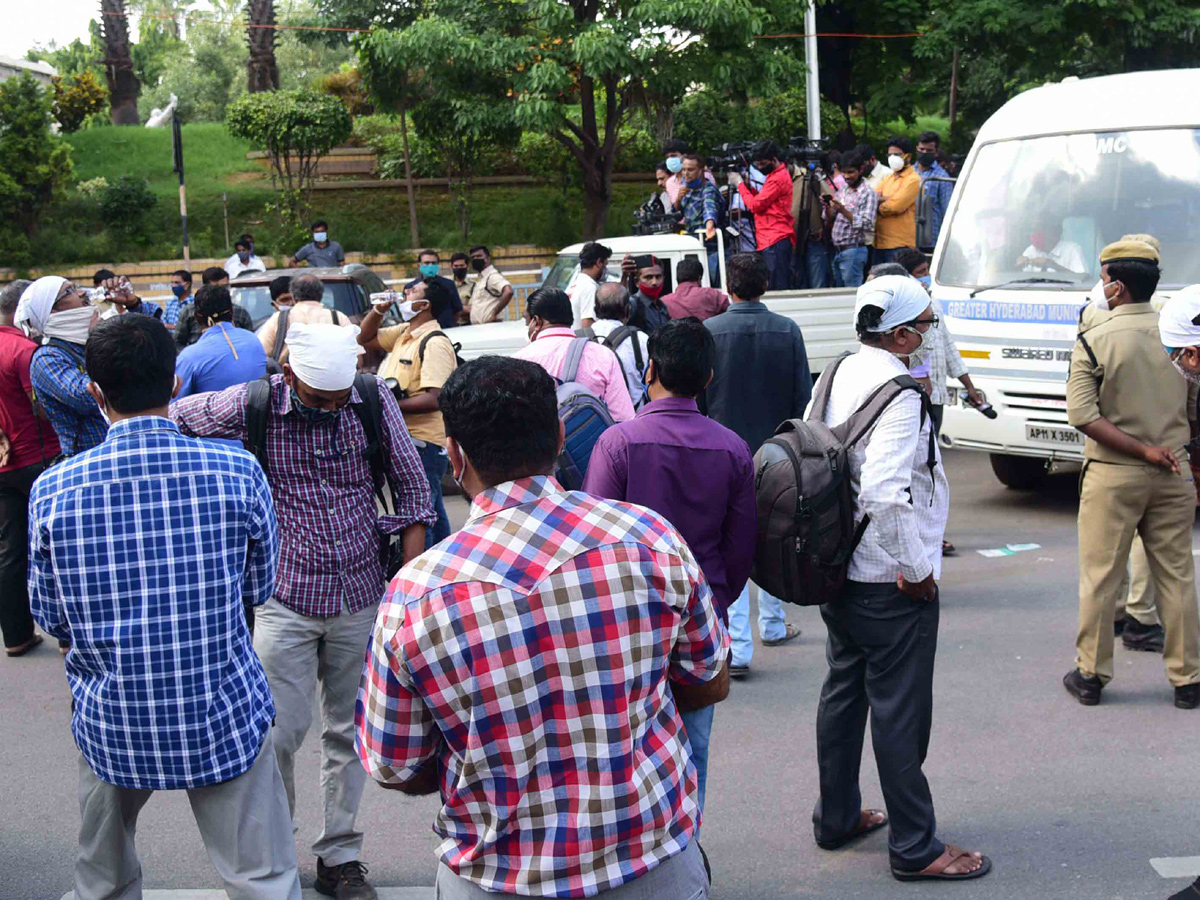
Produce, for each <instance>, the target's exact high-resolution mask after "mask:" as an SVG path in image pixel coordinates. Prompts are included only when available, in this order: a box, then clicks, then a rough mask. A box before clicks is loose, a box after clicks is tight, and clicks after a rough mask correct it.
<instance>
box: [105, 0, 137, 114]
mask: <svg viewBox="0 0 1200 900" xmlns="http://www.w3.org/2000/svg"><path fill="white" fill-rule="evenodd" d="M100 28H101V31H102V32H103V34H104V75H105V78H106V79H107V81H108V96H109V101H110V105H111V107H112V122H113V124H114V125H138V124H141V120H140V119H139V118H138V108H137V98H138V93H139V92H140V91H141V89H142V86H141V84H140V83H139V82H138V78H137V75H136V74H135V73H134V71H133V58H132V57H131V56H130V55H129V18H128V16H127V15H126V12H125V0H100Z"/></svg>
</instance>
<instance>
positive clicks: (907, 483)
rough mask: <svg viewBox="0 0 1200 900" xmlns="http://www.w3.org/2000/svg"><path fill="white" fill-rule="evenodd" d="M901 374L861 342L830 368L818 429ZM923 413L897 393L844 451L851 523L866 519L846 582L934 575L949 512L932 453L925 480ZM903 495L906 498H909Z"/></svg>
mask: <svg viewBox="0 0 1200 900" xmlns="http://www.w3.org/2000/svg"><path fill="white" fill-rule="evenodd" d="M906 372H907V369H905V367H904V363H903V362H901V361H900V359H899V358H898V357H896V356H894V355H892V354H891V353H888V352H887V351H886V350H881V349H879V348H878V347H868V346H866V345H863V346H862V347H861V348H860V349H859V351H858V353H856V354H855V355H853V356H850V357H847V359H846V360H845V362H843V363H842V364H841V367H840V368H839V369H838V373H837V377H836V378H835V379H834V381H833V390H832V391H830V395H829V407H828V409H826V410H825V424H826V425H829V426H835V425H840V424H841V423H842V422H845V421H846V420H847V419H848V418H850V416H851V414H853V413H854V412H855V411H856V410H857V409H858V408H859V407H860V406H862V404H863V403H864V402H865V401H866V400H867V398H868V397H870V395H871V393H872V392H873V391H874V390H875V389H876V388H877V387H879V386H880V385H881V384H883V383H884V382H885V381H887V380H889V379H891V378H895V377H896V376H897V375H903V374H905V373H906ZM931 427H932V422H931V421H930V420H929V417H928V416H927V417H926V418H925V421H924V422H921V401H920V398H918V397H917V395H916V394H915V393H913V392H912V391H905V392H904V393H903V394H901V395H900V396H899V397H897V398H896V399H895V400H894V401H892V403H891V404H890V405H889V406H888V408H887V409H885V410H884V411H883V414H882V415H880V417H879V418H878V419H877V420H876V422H875V425H874V426H873V427H872V428H871V430H870V431H868V432H867V434H866V436H865V437H863V439H862V440H860V441H859V442H858V443H857V444H855V445H854V446H853V447H851V448H850V451H849V453H848V458H849V463H850V484H851V486H852V489H853V491H854V519H855V521H856V522H860V521H862V517H863V516H864V515H869V516H870V517H871V522H870V524H869V525H868V526H867V530H866V532H865V533H864V534H863V539H862V543H860V544H859V545H858V549H857V550H855V551H854V556H852V557H851V558H850V569H849V572H848V575H849V578H850V580H851V581H861V582H868V583H872V584H884V583H894V582H895V580H896V576H897V575H899V574H903V575H904V579H905V581H910V582H915V581H921V580H923V579H924V578H926V577H928V575H929V573H930V572H932V573H933V577H934V578H940V577H941V575H942V536H943V534H944V533H945V531H946V518H947V516H948V515H949V513H950V485H949V483H948V482H947V481H946V473H945V472H944V471H943V469H942V454H941V451H940V450H938V449H937V448H936V445H935V449H934V452H935V454H936V459H937V465H936V466H935V467H934V470H933V475H932V477H931V476H930V472H929V465H928V458H929V430H930V428H931ZM910 492H911V499H910Z"/></svg>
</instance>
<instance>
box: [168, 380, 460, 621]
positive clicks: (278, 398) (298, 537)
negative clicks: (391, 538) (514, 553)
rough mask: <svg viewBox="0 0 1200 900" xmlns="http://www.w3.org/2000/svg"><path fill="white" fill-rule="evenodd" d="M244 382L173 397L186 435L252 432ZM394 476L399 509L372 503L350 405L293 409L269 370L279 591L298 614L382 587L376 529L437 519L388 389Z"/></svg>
mask: <svg viewBox="0 0 1200 900" xmlns="http://www.w3.org/2000/svg"><path fill="white" fill-rule="evenodd" d="M247 390H248V388H247V386H246V385H244V384H239V385H235V386H234V387H231V388H227V389H226V390H223V391H214V392H212V393H208V394H196V395H194V396H192V397H185V398H184V399H182V400H177V401H176V402H175V403H173V404H171V418H172V419H174V420H175V421H176V422H177V423H178V424H179V430H180V431H182V432H183V433H184V434H185V435H187V436H188V437H217V438H233V439H234V440H238V441H245V440H246V393H247ZM379 400H380V406H381V407H382V413H383V414H382V418H383V434H382V436H381V439H382V440H383V443H384V445H385V449H386V453H385V454H384V457H385V459H386V460H387V476H388V483H389V484H390V485H391V489H392V505H393V506H394V507H395V512H396V514H395V515H391V516H381V515H379V514H378V507H377V506H376V503H375V490H374V483H373V481H372V478H371V466H370V462H369V460H368V459H367V457H366V455H365V453H366V449H367V434H366V432H365V431H364V430H363V426H362V422H360V421H359V419H358V416H357V415H356V414H355V413H354V412H353V410H351V409H350V405H352V404H357V403H361V402H362V398H360V397H359V396H358V390H357V389H353V390H351V392H350V404H348V405H347V406H346V407H345V408H344V409H343V410H342V412H341V415H339V416H338V417H337V418H336V419H335V420H334V421H332V422H315V423H314V422H309V421H307V420H305V419H303V418H301V417H300V416H299V415H298V414H297V413H296V411H295V410H293V409H292V402H291V394H290V393H289V390H288V386H287V384H285V383H284V380H283V376H282V375H272V376H271V406H270V415H269V417H268V419H267V438H266V453H267V481H268V482H269V483H270V485H271V494H272V496H273V497H274V499H275V510H276V513H277V515H278V516H279V537H280V548H281V549H280V553H279V577H278V581H277V582H276V588H275V598H276V599H277V600H278V601H279V602H280V603H282V604H283V605H284V606H286V607H288V608H289V609H292V610H294V611H296V612H298V613H300V615H302V616H336V615H339V614H340V613H343V612H346V613H356V612H359V611H360V610H363V609H366V608H367V607H368V606H370V605H371V604H373V603H377V602H378V601H379V598H380V597H381V596H382V594H383V585H384V574H383V566H382V565H380V562H379V535H380V534H381V533H382V534H399V533H400V532H401V531H403V530H404V529H405V528H407V527H408V526H409V525H412V524H414V523H416V522H422V523H424V524H425V525H433V523H434V522H435V521H436V519H437V515H436V513H434V511H433V506H432V505H431V503H430V500H429V479H428V478H427V477H426V476H425V469H424V467H423V466H422V465H421V460H420V458H419V457H418V456H417V451H416V448H415V447H414V446H413V442H412V438H411V437H409V434H408V429H407V428H405V427H404V416H403V415H402V414H401V413H400V407H399V406H398V405H397V404H396V398H395V397H394V396H392V392H391V391H388V390H381V391H380V392H379Z"/></svg>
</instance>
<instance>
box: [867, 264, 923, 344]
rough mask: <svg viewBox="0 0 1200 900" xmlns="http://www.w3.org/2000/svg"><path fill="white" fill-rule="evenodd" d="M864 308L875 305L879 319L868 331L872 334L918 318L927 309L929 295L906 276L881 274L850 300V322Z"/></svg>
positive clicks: (889, 329)
mask: <svg viewBox="0 0 1200 900" xmlns="http://www.w3.org/2000/svg"><path fill="white" fill-rule="evenodd" d="M864 306H878V307H879V308H880V309H882V310H883V318H882V319H880V321H879V324H878V325H876V326H875V327H874V328H872V329H871V330H872V331H874V332H876V333H882V332H884V331H891V330H892V329H893V328H896V327H897V326H899V325H903V324H904V323H905V322H911V321H912V320H913V319H916V318H919V317H920V315H921V313H923V312H925V310H926V309H927V308H928V306H929V294H927V293H926V292H925V288H924V286H922V284H921V282H919V281H917V280H916V279H915V278H909V277H908V276H907V275H881V276H880V277H879V278H872V279H871V280H870V281H868V282H866V283H865V284H864V285H863V286H862V287H860V288H859V289H858V296H857V299H855V301H854V321H855V322H857V321H858V314H859V313H860V312H861V311H862V308H863V307H864Z"/></svg>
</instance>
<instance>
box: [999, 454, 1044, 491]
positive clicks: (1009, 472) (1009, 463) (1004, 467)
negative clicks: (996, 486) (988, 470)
mask: <svg viewBox="0 0 1200 900" xmlns="http://www.w3.org/2000/svg"><path fill="white" fill-rule="evenodd" d="M989 456H990V457H991V460H992V471H993V472H995V473H996V477H997V478H998V479H1000V483H1001V484H1002V485H1004V486H1005V487H1008V488H1012V489H1013V490H1014V491H1028V490H1031V489H1033V488H1035V487H1037V486H1038V485H1039V484H1041V483H1042V479H1043V478H1045V477H1046V460H1044V459H1038V458H1037V457H1035V456H1007V455H1005V454H1003V453H991V454H989Z"/></svg>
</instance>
